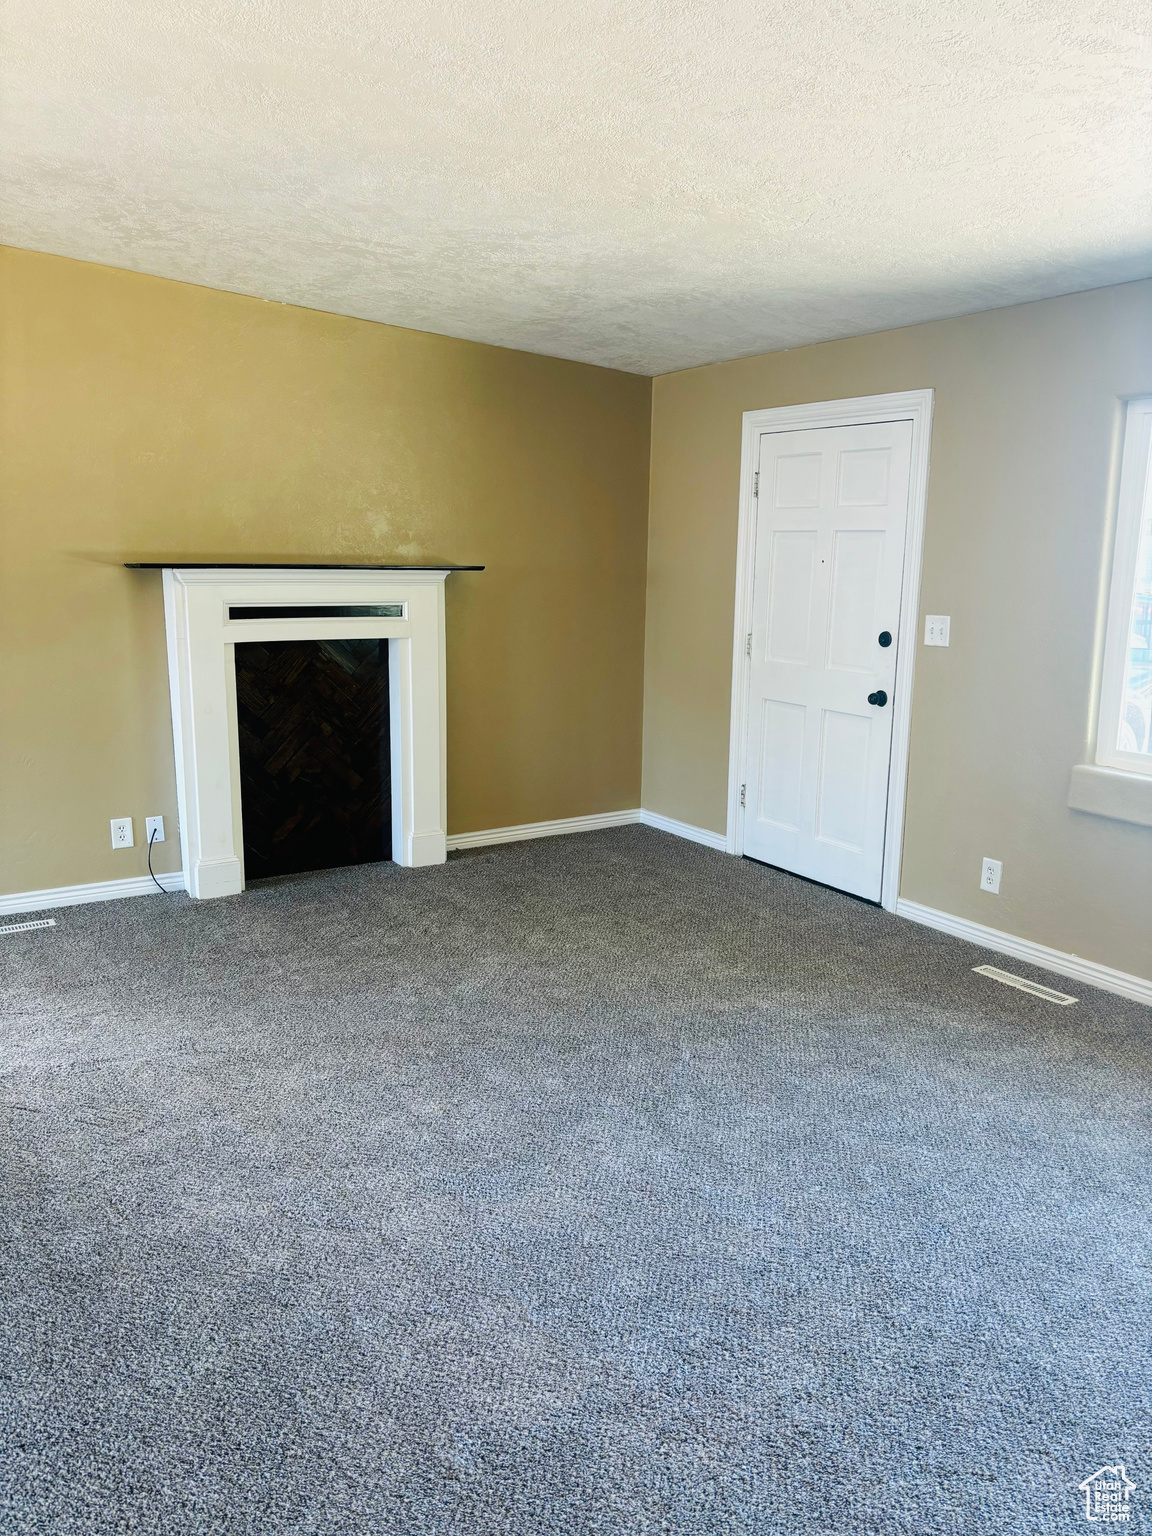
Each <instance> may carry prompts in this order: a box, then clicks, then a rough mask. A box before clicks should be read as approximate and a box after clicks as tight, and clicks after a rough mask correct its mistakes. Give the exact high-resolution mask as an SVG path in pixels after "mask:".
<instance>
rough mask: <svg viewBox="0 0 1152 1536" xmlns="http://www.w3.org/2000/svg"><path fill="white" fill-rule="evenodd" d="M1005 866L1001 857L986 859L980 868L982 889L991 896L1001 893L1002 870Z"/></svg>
mask: <svg viewBox="0 0 1152 1536" xmlns="http://www.w3.org/2000/svg"><path fill="white" fill-rule="evenodd" d="M1003 868H1004V866H1003V864H1002V863H1001V862H1000V860H999V859H985V860H984V864H983V867H982V869H981V870H980V889H981V890H982V891H987V892H988V894H989V896H999V894H1000V871H1001V870H1002V869H1003Z"/></svg>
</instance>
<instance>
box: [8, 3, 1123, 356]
mask: <svg viewBox="0 0 1152 1536" xmlns="http://www.w3.org/2000/svg"><path fill="white" fill-rule="evenodd" d="M2 15H3V21H2V31H3V36H2V38H0V60H2V62H0V110H2V121H0V129H2V132H3V141H2V143H0V197H2V202H0V238H2V239H3V240H5V241H6V242H8V243H9V244H12V245H19V246H26V247H30V248H32V249H35V250H41V251H52V252H56V253H59V254H62V255H67V256H77V257H81V258H83V259H85V260H89V261H100V262H107V263H110V264H112V265H114V266H120V267H129V268H132V269H134V270H137V271H141V272H152V273H158V274H160V275H161V276H165V277H175V278H183V279H185V280H187V281H189V282H194V283H204V284H207V285H209V286H211V287H213V288H226V289H232V290H234V291H236V292H240V293H249V294H256V295H259V296H261V297H264V298H273V299H281V300H287V301H289V302H292V303H295V304H306V305H310V306H312V307H314V308H318V309H327V310H335V311H338V312H340V313H344V314H350V315H360V316H364V317H366V318H369V319H373V320H387V321H391V322H392V323H394V324H397V325H404V326H414V327H416V328H418V329H421V330H431V331H442V332H446V333H448V334H450V335H453V336H467V337H473V338H475V339H477V340H480V341H489V342H496V343H499V344H500V345H503V346H510V347H523V348H527V349H529V350H531V351H535V352H549V353H554V354H557V355H559V356H562V357H571V358H579V359H582V360H584V361H587V362H594V363H606V364H609V365H611V366H613V367H617V368H627V369H632V370H634V371H636V372H640V373H660V372H665V371H667V370H670V369H675V368H684V367H687V366H690V365H692V364H696V363H703V362H710V361H714V360H716V359H719V358H727V357H735V356H739V355H742V354H748V353H753V352H762V351H768V350H771V349H775V348H780V347H788V346H795V345H797V344H799V343H802V342H809V341H814V340H820V339H823V338H828V337H834V336H845V335H851V334H856V333H859V332H863V331H874V330H880V329H883V328H885V327H888V326H893V325H905V324H909V323H912V322H914V321H917V320H924V319H930V318H934V317H938V316H943V315H953V314H959V313H963V312H966V311H971V310H976V309H987V308H991V307H994V306H996V305H1001V304H1008V303H1013V302H1016V301H1018V300H1023V299H1031V298H1040V297H1044V296H1046V295H1049V294H1055V293H1063V292H1068V291H1071V290H1073V289H1077V288H1090V287H1094V286H1097V285H1101V284H1105V283H1111V282H1121V281H1124V280H1126V279H1129V278H1134V277H1142V276H1147V275H1149V274H1152V4H1149V0H1102V3H1094V0H987V3H977V0H822V3H814V0H776V3H772V0H768V3H764V0H760V3H753V0H728V3H725V0H710V3H700V0H687V3H674V0H579V3H576V0H569V3H567V4H562V3H558V0H500V3H496V0H471V3H469V4H465V5H448V4H446V3H440V4H430V3H428V0H403V3H400V0H380V3H375V4H371V5H369V4H363V3H358V0H224V3H221V0H205V3H201V4H180V3H176V0H150V3H145V4H142V5H127V6H126V5H124V4H122V3H119V0H4V5H3V11H2Z"/></svg>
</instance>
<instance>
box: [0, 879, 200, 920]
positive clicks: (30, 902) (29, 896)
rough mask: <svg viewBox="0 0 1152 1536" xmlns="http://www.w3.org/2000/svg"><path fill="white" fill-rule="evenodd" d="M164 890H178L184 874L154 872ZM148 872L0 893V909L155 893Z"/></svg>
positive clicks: (25, 909) (42, 907)
mask: <svg viewBox="0 0 1152 1536" xmlns="http://www.w3.org/2000/svg"><path fill="white" fill-rule="evenodd" d="M156 878H157V880H159V882H160V884H161V885H162V886H163V887H164V889H165V890H166V891H182V890H183V889H184V875H183V872H182V871H181V870H179V869H177V870H175V871H174V872H173V873H172V874H170V875H157V876H156ZM159 894H160V893H159V891H157V889H156V887H155V886H154V885H153V883H152V877H151V876H150V875H130V876H129V877H128V879H126V880H94V881H93V882H92V884H91V885H57V886H55V887H53V888H52V889H51V890H47V891H17V892H15V893H14V894H13V895H11V896H0V913H4V912H43V911H44V910H45V908H47V907H79V906H82V905H83V904H84V903H85V902H88V901H118V900H119V899H120V897H121V896H158V895H159Z"/></svg>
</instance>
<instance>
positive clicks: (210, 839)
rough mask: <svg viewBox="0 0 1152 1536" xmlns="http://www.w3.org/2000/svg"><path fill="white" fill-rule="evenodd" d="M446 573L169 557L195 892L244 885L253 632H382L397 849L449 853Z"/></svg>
mask: <svg viewBox="0 0 1152 1536" xmlns="http://www.w3.org/2000/svg"><path fill="white" fill-rule="evenodd" d="M448 575H449V572H448V570H447V569H444V570H365V569H360V570H339V569H331V570H325V569H312V570H310V569H308V568H306V567H303V566H298V567H291V566H286V567H277V568H272V567H269V568H264V569H259V570H248V569H244V568H243V567H238V566H233V567H230V566H214V567H208V568H200V567H167V568H165V570H164V617H165V628H166V630H167V636H168V680H169V688H170V691H171V695H172V736H173V743H174V746H175V752H176V791H177V796H178V799H179V805H180V845H181V853H182V863H183V866H184V877H185V882H186V889H187V891H188V894H189V895H190V896H195V897H201V898H203V897H215V896H229V895H233V894H235V893H236V892H238V891H242V890H243V889H244V833H243V825H242V807H241V803H240V741H239V730H238V727H237V720H236V646H237V645H238V644H242V643H243V642H244V641H249V640H333V639H344V640H361V639H386V640H387V641H388V684H389V705H390V711H391V733H392V857H393V858H394V859H395V861H396V863H397V864H401V865H404V866H406V867H409V868H411V867H413V866H416V865H422V864H442V863H443V862H444V860H445V858H446V857H447V854H448V850H447V843H446V838H445V828H446V826H447V821H448V787H447V786H448V777H447V752H446V745H445V730H446V704H445V696H446V689H445V675H444V581H445V579H446V577H447V576H448ZM356 606H360V607H376V608H391V609H393V610H396V611H395V612H394V613H393V614H391V615H390V616H387V615H383V614H379V615H372V616H369V615H358V616H351V615H332V616H328V617H325V616H316V615H314V614H313V615H311V616H304V615H300V616H295V615H294V616H292V617H286V618H252V617H243V616H239V615H238V616H237V617H235V618H233V617H232V614H231V609H232V608H233V607H255V608H261V607H265V608H292V607H298V608H299V607H309V608H316V607H318V608H340V607H356Z"/></svg>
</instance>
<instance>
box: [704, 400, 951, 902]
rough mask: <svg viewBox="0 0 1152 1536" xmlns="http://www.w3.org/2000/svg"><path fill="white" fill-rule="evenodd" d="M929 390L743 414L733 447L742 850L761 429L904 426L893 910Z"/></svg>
mask: <svg viewBox="0 0 1152 1536" xmlns="http://www.w3.org/2000/svg"><path fill="white" fill-rule="evenodd" d="M932 402H933V391H932V390H930V389H912V390H907V391H906V392H904V393H902V394H895V395H862V396H860V397H859V398H858V399H855V400H820V401H816V402H814V403H813V404H811V405H781V406H774V407H771V408H769V409H768V410H763V411H745V412H744V434H743V439H742V442H741V449H740V529H739V536H738V538H737V543H736V624H735V628H734V630H733V635H732V725H731V735H730V737H729V745H728V852H729V853H735V854H742V853H743V852H744V808H743V807H742V806H741V804H740V785H741V784H742V783H743V775H744V743H745V736H746V732H747V723H748V666H749V658H748V655H747V651H746V646H747V635H748V631H749V630H750V629H751V627H752V580H753V576H754V573H755V564H756V561H755V554H756V541H755V527H756V495H755V488H754V483H753V475H754V474H755V472H756V454H757V448H758V442H759V437H760V434H761V433H762V432H804V431H808V430H810V429H811V428H813V427H857V426H865V425H868V424H869V423H873V422H880V421H910V422H911V423H912V464H911V474H910V477H909V482H908V522H907V525H906V528H905V534H904V577H903V581H902V583H901V587H900V633H899V642H898V649H897V652H896V678H895V682H894V684H893V688H892V757H891V764H890V767H889V770H888V814H887V818H886V821H885V825H884V872H883V877H882V880H881V886H880V905H881V906H882V907H885V908H886V909H887V910H888V911H889V912H895V910H896V901H897V897H898V896H899V892H900V852H901V848H902V845H903V841H904V798H905V790H906V787H907V782H908V739H909V735H910V732H911V727H912V677H913V672H914V670H915V659H916V646H917V641H918V638H919V636H918V633H917V631H918V629H919V618H920V568H921V564H922V560H923V552H924V514H925V509H926V506H927V500H928V449H929V444H930V440H931V436H932Z"/></svg>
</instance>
